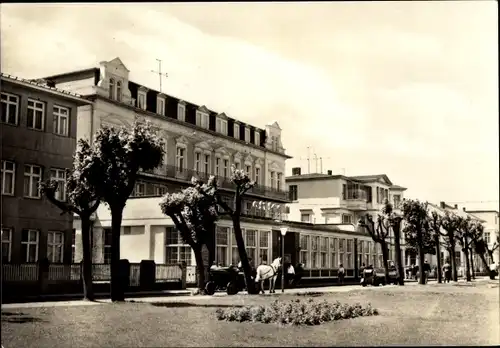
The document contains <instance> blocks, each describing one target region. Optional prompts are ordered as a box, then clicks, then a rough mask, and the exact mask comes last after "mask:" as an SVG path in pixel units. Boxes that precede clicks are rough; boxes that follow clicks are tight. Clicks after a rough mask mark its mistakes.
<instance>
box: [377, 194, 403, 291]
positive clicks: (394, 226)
mask: <svg viewBox="0 0 500 348" xmlns="http://www.w3.org/2000/svg"><path fill="white" fill-rule="evenodd" d="M381 220H382V221H381V228H383V229H384V228H385V229H386V230H388V229H391V230H392V232H393V234H394V249H395V250H394V251H395V254H396V255H395V257H396V260H395V261H396V267H397V270H398V284H399V285H404V267H403V255H402V254H401V221H402V220H403V219H402V217H401V216H398V215H397V214H396V213H395V212H394V209H393V206H392V204H391V203H389V202H388V201H385V204H384V207H383V208H382V219H381ZM387 232H388V233H389V231H387Z"/></svg>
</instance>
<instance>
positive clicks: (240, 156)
mask: <svg viewBox="0 0 500 348" xmlns="http://www.w3.org/2000/svg"><path fill="white" fill-rule="evenodd" d="M242 157H243V155H242V154H241V152H239V151H237V152H236V153H235V154H234V159H239V160H241V158H242Z"/></svg>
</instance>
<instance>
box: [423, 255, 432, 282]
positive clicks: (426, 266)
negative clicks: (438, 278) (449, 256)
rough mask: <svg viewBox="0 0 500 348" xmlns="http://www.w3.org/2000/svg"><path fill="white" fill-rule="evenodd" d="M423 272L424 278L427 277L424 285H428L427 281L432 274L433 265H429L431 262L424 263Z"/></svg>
mask: <svg viewBox="0 0 500 348" xmlns="http://www.w3.org/2000/svg"><path fill="white" fill-rule="evenodd" d="M423 271H424V272H423V276H424V277H425V278H424V283H427V281H428V280H429V274H430V273H431V265H430V264H429V262H428V261H427V260H425V261H424V269H423Z"/></svg>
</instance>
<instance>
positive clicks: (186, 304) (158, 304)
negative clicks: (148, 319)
mask: <svg viewBox="0 0 500 348" xmlns="http://www.w3.org/2000/svg"><path fill="white" fill-rule="evenodd" d="M150 304H151V305H152V306H155V307H168V308H179V307H206V308H226V307H227V308H230V307H233V308H234V307H243V306H242V305H235V304H210V303H189V302H151V303H150Z"/></svg>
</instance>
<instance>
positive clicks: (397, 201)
mask: <svg viewBox="0 0 500 348" xmlns="http://www.w3.org/2000/svg"><path fill="white" fill-rule="evenodd" d="M393 199H394V208H398V207H399V204H400V203H401V195H394V196H393Z"/></svg>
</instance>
